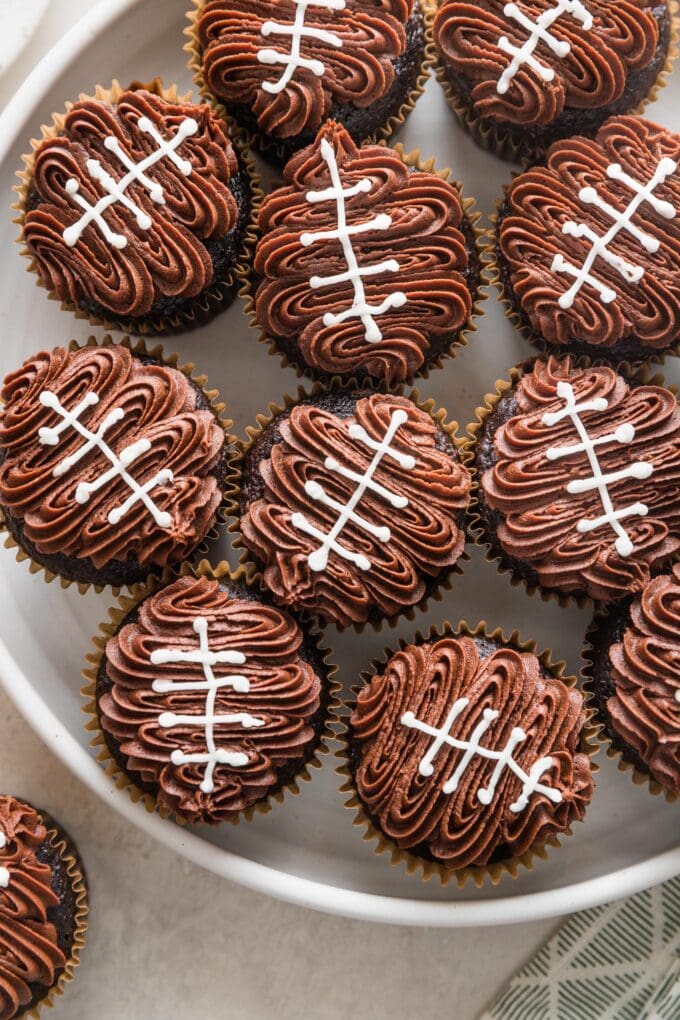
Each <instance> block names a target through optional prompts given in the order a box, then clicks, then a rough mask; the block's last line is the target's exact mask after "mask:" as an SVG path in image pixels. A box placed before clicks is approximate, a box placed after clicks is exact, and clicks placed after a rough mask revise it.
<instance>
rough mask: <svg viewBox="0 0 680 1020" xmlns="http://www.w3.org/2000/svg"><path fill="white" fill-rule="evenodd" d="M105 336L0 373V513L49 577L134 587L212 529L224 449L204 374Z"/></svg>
mask: <svg viewBox="0 0 680 1020" xmlns="http://www.w3.org/2000/svg"><path fill="white" fill-rule="evenodd" d="M176 365H177V358H174V359H171V360H169V361H168V362H167V363H164V362H163V361H161V360H160V350H156V351H154V352H152V355H151V356H149V355H148V354H147V352H146V349H145V348H144V347H143V345H139V346H138V347H137V348H136V349H135V350H134V351H133V350H131V349H129V347H127V346H122V345H112V344H111V342H110V338H109V340H108V343H105V344H104V345H103V346H98V345H96V344H95V341H94V340H92V341H91V342H90V343H89V344H88V346H86V347H83V348H77V347H76V346H75V345H73V346H72V348H71V349H66V348H64V347H57V348H55V349H54V350H53V351H42V352H40V353H39V354H36V355H35V356H34V357H32V358H29V359H28V360H27V361H25V362H24V364H23V365H22V367H21V368H19V369H18V370H17V371H16V372H13V373H12V374H11V375H9V376H7V378H6V379H5V383H4V388H3V391H2V399H3V401H4V405H5V406H4V410H3V411H2V414H1V415H0V509H1V511H2V515H3V518H4V526H5V528H6V529H7V531H8V532H9V535H10V536H11V540H12V541H13V542H14V543H16V545H17V546H19V549H20V550H21V552H22V553H23V554H24V555H25V556H28V557H30V559H31V560H32V561H33V564H34V565H35V566H36V568H39V567H42V568H44V570H45V572H46V574H47V576H48V580H51V578H52V576H53V575H55V574H57V575H60V576H61V577H62V579H64V580H65V581H77V582H79V583H80V584H81V585H88V584H94V585H105V584H111V585H114V586H119V585H124V584H127V585H129V584H133V583H136V582H139V581H143V580H145V579H146V577H147V575H148V574H149V573H154V572H156V573H158V572H160V571H161V570H162V569H163V568H164V567H166V566H167V565H168V564H173V563H179V562H181V561H182V560H184V559H186V558H187V557H188V556H191V555H192V553H193V552H194V551H195V550H196V549H197V547H199V546H200V545H201V543H203V542H204V540H205V538H206V536H207V535H208V534H209V532H210V531H211V529H213V528H214V526H215V524H216V522H217V518H218V511H219V509H220V505H221V503H222V499H223V490H224V489H225V488H226V487H227V485H228V478H229V471H230V457H231V447H230V441H229V437H228V436H227V434H226V432H225V429H226V428H227V427H228V426H229V424H230V423H229V422H227V421H222V420H221V419H220V417H219V414H220V411H221V410H222V407H223V405H221V404H217V403H216V402H215V397H216V393H215V391H212V392H211V391H207V390H205V389H204V388H203V384H204V382H205V379H204V378H193V377H192V376H191V368H192V366H187V367H185V368H182V369H179V368H177V367H175V366H176Z"/></svg>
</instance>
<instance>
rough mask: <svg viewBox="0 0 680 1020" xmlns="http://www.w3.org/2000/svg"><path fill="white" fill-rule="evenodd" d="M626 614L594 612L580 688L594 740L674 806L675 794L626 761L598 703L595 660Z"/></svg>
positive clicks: (622, 769) (614, 610)
mask: <svg viewBox="0 0 680 1020" xmlns="http://www.w3.org/2000/svg"><path fill="white" fill-rule="evenodd" d="M627 612H628V609H627V607H621V606H602V607H601V608H599V609H598V610H596V612H595V613H594V615H593V619H592V620H591V622H590V624H589V626H588V629H587V631H586V636H585V642H584V647H583V651H582V653H581V658H582V661H583V667H582V669H581V674H582V676H583V683H582V684H581V689H582V691H583V693H584V695H585V696H586V703H587V705H588V709H589V710H590V711H591V712H592V713H593V720H594V733H595V739H596V740H597V742H598V743H599V744H600V746H601V747H602V748H603V749H604V751H605V753H606V755H607V757H608V758H609V759H610V760H612V761H615V762H616V764H617V767H618V770H619V772H627V773H629V774H630V777H631V779H632V781H633V783H634V784H635V785H636V786H646V787H647V789H648V790H649V791H650V793H652V794H654V796H655V797H658V796H659V795H661V794H663V796H664V797H665V798H666V800H667V801H668V803H669V804H673V803H675V802H676V801H678V800H680V797H678V795H677V794H676V793H674V792H673V791H672V790H669V789H668V788H667V787H665V786H662V784H661V783H659V782H658V780H656V779H654V778H653V776H652V775H651V773H650V772H649V771H643V770H642V769H640V768H638V767H637V765H635V764H634V763H633V762H632V761H629V760H628V759H627V758H626V752H625V750H624V749H623V748H621V747H619V745H618V743H617V740H616V736H615V735H614V734H613V733H611V732H610V731H609V729H608V722H607V720H606V719H605V717H604V716H603V713H602V711H601V710H600V706H599V704H598V699H597V693H596V692H597V681H596V679H595V675H594V669H595V663H596V660H597V659H598V657H599V655H600V654H602V649H601V648H599V647H598V645H599V644H600V639H601V638H606V637H607V631H608V630H609V629H610V628H611V627H612V625H613V624H614V622H615V620H616V618H618V619H620V618H621V616H622V615H625V614H626V613H627Z"/></svg>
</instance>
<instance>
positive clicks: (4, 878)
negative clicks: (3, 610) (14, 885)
mask: <svg viewBox="0 0 680 1020" xmlns="http://www.w3.org/2000/svg"><path fill="white" fill-rule="evenodd" d="M6 846H7V837H6V836H5V834H4V832H0V850H4V848H5V847H6ZM8 885H9V871H8V870H7V868H5V867H3V866H2V865H0V889H6V888H7V886H8Z"/></svg>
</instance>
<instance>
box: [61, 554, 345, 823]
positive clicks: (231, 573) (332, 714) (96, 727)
mask: <svg viewBox="0 0 680 1020" xmlns="http://www.w3.org/2000/svg"><path fill="white" fill-rule="evenodd" d="M188 576H193V577H209V578H211V579H214V580H218V581H221V580H223V579H226V580H228V581H232V582H234V583H237V584H244V585H246V586H247V587H248V588H251V589H254V590H256V591H262V592H266V588H265V587H264V585H263V584H262V579H261V577H260V576H259V575H258V574H254V573H253V572H251V571H248V570H247V569H246V568H245V567H243V566H239V567H237V568H236V569H235V570H232V568H231V567H230V566H229V564H228V563H227V562H226V560H223V561H222V562H221V563H218V565H217V566H216V567H212V566H211V565H210V563H209V561H208V560H201V562H200V563H199V564H198V565H197V566H196V567H192V566H191V564H189V563H183V564H182V566H181V568H180V569H179V570H178V571H173V570H170V569H168V570H166V571H165V572H164V574H163V576H162V577H160V578H158V577H154V578H151V579H150V580H149V582H148V583H147V584H146V585H137V586H136V587H135V588H134V589H131V594H130V596H129V597H125V596H121V597H120V598H119V599H118V605H117V606H114V607H113V608H111V609H109V619H108V620H106V621H103V622H102V623H100V624H99V633H97V634H95V635H94V636H93V638H92V643H93V645H94V650H93V651H91V652H89V653H88V654H87V655H86V656H85V660H86V662H87V666H86V667H85V669H84V670H83V672H82V675H83V677H84V679H85V681H86V682H85V685H84V686H83V687H82V688H81V694H82V695H83V697H84V698H85V699H86V704H85V705H83V707H82V711H83V712H84V713H85V714H86V715H87V717H88V721H87V723H86V724H85V729H86V730H88V731H89V732H93V733H94V737H93V738H92V740H91V741H90V746H91V747H94V748H96V749H97V761H98V762H100V763H101V765H102V767H103V768H104V770H105V772H106V774H107V775H108V776H110V777H111V779H112V780H113V781H114V782H115V784H116V787H117V788H118V789H119V790H127V792H128V793H129V795H130V799H131V800H132V801H133V803H135V804H136V803H138V802H141V803H142V804H143V805H144V807H145V808H146V810H147V811H148V812H153V811H157V812H158V814H159V815H160V816H161V817H162V818H171V819H172V820H173V821H175V822H176V823H177V824H178V825H186V824H187V822H186V820H185V819H184V818H182V817H180V816H179V815H177V814H176V813H175V812H173V811H171V810H170V809H169V808H167V807H165V806H164V805H163V804H161V803H159V801H158V799H157V796H156V795H155V794H153V793H148V792H146V791H144V790H142V789H140V787H139V786H137V784H136V783H135V781H134V780H133V779H131V778H130V776H128V774H127V773H126V772H124V771H123V770H122V768H121V766H120V765H119V764H118V762H116V761H115V760H114V758H113V756H112V753H111V751H110V750H109V747H108V744H107V743H106V737H105V735H104V731H103V730H102V728H101V725H100V722H99V714H98V711H97V699H96V685H97V675H98V673H99V668H100V666H101V663H102V660H103V657H104V654H105V651H106V643H107V641H108V639H109V638H111V637H113V636H114V635H115V634H116V633H117V632H118V630H119V628H120V626H121V624H122V623H123V621H124V620H125V618H126V616H128V615H129V613H131V612H132V611H133V610H134V609H135V607H136V606H138V605H139V603H140V602H142V601H143V600H144V599H145V598H146V597H147V596H149V595H153V594H155V593H156V592H157V591H159V590H160V589H161V588H163V587H165V586H166V585H167V584H170V583H171V582H172V581H174V580H176V579H177V578H178V577H188ZM286 612H288V610H286ZM290 615H291V616H293V618H294V619H295V618H296V614H290ZM304 633H305V636H306V637H307V638H308V639H309V641H310V643H311V645H312V646H313V648H314V650H315V652H316V654H317V656H318V660H319V662H320V663H321V680H322V685H323V689H322V699H321V700H322V707H323V712H324V721H323V726H322V728H321V730H320V732H319V734H318V736H317V738H316V743H315V745H314V747H313V748H312V749H311V751H310V752H309V756H308V757H307V759H306V760H305V762H304V763H303V764H302V765H301V766H300V769H299V771H298V772H297V773H296V775H295V776H294V778H293V779H292V780H290V781H289V782H286V783H283V784H281V786H279V787H278V788H277V789H275V790H274V791H273V792H272V793H270V794H269V795H268V796H267V797H266V798H264V799H263V800H261V801H258V802H257V803H255V804H251V805H250V807H248V808H246V809H245V811H242V812H240V813H239V814H238V815H235V816H234V817H233V818H231V819H229V822H230V823H231V824H232V825H238V823H239V822H240V821H241V820H244V821H251V820H252V819H253V818H254V817H255V816H256V815H264V814H268V812H269V811H271V809H272V807H273V806H274V804H275V803H276V804H281V803H283V801H284V799H285V798H286V797H287V796H297V795H298V794H299V792H300V783H307V782H310V781H311V779H312V776H313V771H315V770H317V769H319V768H321V766H322V765H323V759H324V757H326V756H327V755H328V754H329V752H330V749H329V747H328V741H329V740H330V739H331V738H333V737H334V736H335V724H336V721H337V709H338V706H339V704H340V702H339V699H338V693H339V690H340V685H339V683H338V682H337V681H336V680H335V679H334V675H335V673H336V670H337V666H335V665H334V664H333V663H332V662H331V661H330V656H331V652H330V650H329V649H328V648H327V647H326V646H325V645H324V644H323V640H322V638H323V635H322V633H321V631H320V630H318V629H312V628H309V627H307V628H306V630H305V632H304Z"/></svg>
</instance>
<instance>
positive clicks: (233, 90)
mask: <svg viewBox="0 0 680 1020" xmlns="http://www.w3.org/2000/svg"><path fill="white" fill-rule="evenodd" d="M299 8H300V5H299V4H298V3H296V2H294V0H209V2H208V3H206V4H204V5H203V7H202V9H201V13H200V16H199V18H198V26H197V30H198V39H199V43H200V46H201V50H202V63H203V77H204V80H205V82H206V85H207V86H208V88H209V89H210V91H211V92H212V93H213V94H214V95H216V96H218V97H219V98H220V99H222V100H224V101H225V102H227V103H245V104H247V105H248V107H250V108H251V109H252V111H253V113H254V114H255V116H256V117H257V121H258V124H259V126H260V128H261V129H262V130H263V131H265V132H267V134H270V135H274V136H275V137H277V138H291V137H293V136H295V135H300V134H302V133H303V132H305V131H316V130H317V128H318V127H319V125H320V124H321V122H322V121H323V120H324V119H325V118H326V117H327V116H328V114H329V113H330V111H331V107H332V106H333V105H334V104H337V105H341V106H350V105H351V106H355V107H358V108H360V109H363V108H365V107H367V106H370V105H371V104H372V103H375V102H376V101H377V100H378V99H381V98H382V97H383V96H385V95H386V94H387V93H388V92H389V90H390V88H391V86H392V83H393V81H394V68H393V66H392V65H393V61H395V60H396V59H397V57H399V56H401V54H402V53H403V52H404V50H405V48H406V33H405V31H404V26H405V24H406V22H407V21H408V19H409V17H410V15H411V11H412V9H413V0H346V2H345V3H337V4H336V5H335V6H334V7H331V4H330V3H327V4H323V5H322V4H321V3H310V5H309V6H308V7H305V8H304V27H305V34H304V35H303V36H302V37H301V39H300V45H299V53H300V56H301V58H302V60H303V61H306V62H309V61H315V62H318V63H317V65H316V67H315V68H314V69H312V68H310V67H309V66H305V65H304V64H302V65H300V64H293V65H291V66H292V68H293V70H292V76H291V77H290V80H289V81H288V82H287V84H285V86H284V87H283V88H281V90H280V91H275V92H271V91H269V90H268V88H267V87H266V86H265V85H264V84H263V83H267V85H268V86H269V87H271V86H274V87H276V85H277V83H278V82H280V81H281V80H282V77H283V76H284V74H285V73H286V72H287V70H288V68H287V66H286V65H285V64H283V63H280V62H278V63H272V62H271V61H269V60H267V62H261V61H260V59H258V54H259V53H263V52H265V51H272V50H273V51H276V53H278V54H281V55H283V56H284V57H285V56H290V54H291V52H292V48H293V41H292V38H291V35H290V26H292V25H293V24H294V22H295V20H296V15H297V17H298V18H299V13H298V11H299ZM272 23H273V24H272ZM270 25H271V27H272V31H271V32H269V31H268V27H269V26H270ZM277 25H280V26H285V27H287V28H288V32H282V31H276V26H277ZM263 29H264V31H263ZM310 29H311V30H312V32H313V34H311V33H310V34H306V33H307V32H309V31H310ZM329 33H330V36H329Z"/></svg>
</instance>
